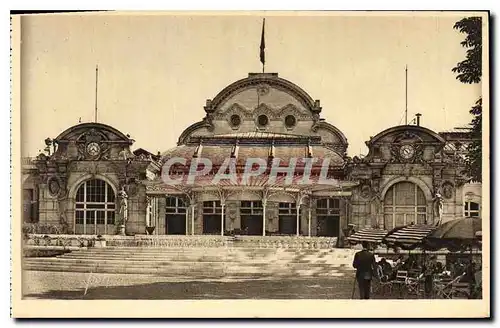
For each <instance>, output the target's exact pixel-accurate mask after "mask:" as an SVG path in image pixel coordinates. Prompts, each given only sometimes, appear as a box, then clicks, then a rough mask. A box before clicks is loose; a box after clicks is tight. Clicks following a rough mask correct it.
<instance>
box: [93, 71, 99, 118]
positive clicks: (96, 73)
mask: <svg viewBox="0 0 500 328" xmlns="http://www.w3.org/2000/svg"><path fill="white" fill-rule="evenodd" d="M98 79H99V66H98V65H95V107H94V110H95V113H94V122H96V123H97V84H98V81H99V80H98Z"/></svg>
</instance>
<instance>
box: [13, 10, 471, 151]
mask: <svg viewBox="0 0 500 328" xmlns="http://www.w3.org/2000/svg"><path fill="white" fill-rule="evenodd" d="M263 17H266V35H265V38H266V72H277V73H278V74H279V76H280V77H282V78H285V79H287V80H289V81H291V82H293V83H295V84H297V85H298V86H300V87H301V88H302V89H304V90H305V91H306V92H308V93H309V94H310V95H311V97H312V98H313V99H319V100H320V101H321V105H322V107H323V110H322V113H321V117H323V118H325V119H326V120H327V121H328V122H329V123H331V124H333V125H334V126H336V127H337V128H339V129H340V130H341V131H342V132H343V133H344V134H345V136H346V137H347V140H348V142H349V148H348V154H349V155H350V156H355V155H358V154H366V153H367V152H368V149H367V148H366V146H365V141H367V140H369V138H370V136H374V135H376V134H377V133H379V132H381V131H383V130H385V129H387V128H390V127H392V126H396V125H400V124H404V110H405V66H406V65H407V67H408V117H409V121H410V120H411V119H412V118H413V117H414V115H415V114H416V113H421V114H422V117H421V125H422V126H424V127H427V128H429V129H431V130H434V131H437V132H439V131H444V130H451V129H453V128H454V127H459V126H466V125H467V124H468V123H469V122H470V120H471V118H472V117H471V115H470V114H469V109H470V107H471V106H472V105H473V104H474V102H475V101H476V100H477V99H478V98H479V97H480V95H481V85H480V84H474V85H469V84H463V83H460V82H459V81H458V80H456V76H455V74H454V73H452V71H451V69H452V68H453V67H454V66H455V65H456V63H457V62H459V61H462V60H463V59H464V58H465V49H464V48H463V47H461V45H460V42H461V41H462V40H463V38H464V35H463V34H461V33H459V32H458V31H457V30H454V29H453V25H454V24H455V22H456V21H458V20H459V19H461V18H462V17H464V16H462V15H457V14H454V15H446V16H444V15H438V14H435V13H432V12H429V13H426V14H425V15H422V14H420V15H418V16H408V15H394V14H390V13H378V14H374V15H369V16H368V15H367V14H364V13H357V14H355V15H347V16H346V15H345V14H344V15H342V14H336V15H331V14H329V15H326V14H324V13H319V14H316V15H314V16H312V14H311V13H309V14H301V15H297V14H294V13H292V12H289V13H287V14H286V15H283V14H281V15H278V14H273V13H270V12H266V13H263V14H258V15H256V14H255V13H254V14H248V13H246V14H244V13H243V14H239V15H236V14H235V13H232V14H231V15H229V14H226V15H217V14H215V13H211V14H208V15H207V14H205V15H194V14H192V13H191V14H187V13H182V14H181V13H177V14H175V15H172V14H161V13H159V12H156V13H151V14H141V15H139V14H134V13H128V14H126V15H124V14H120V15H118V14H109V13H108V14H101V15H97V14H92V15H88V14H87V15H81V14H71V15H36V16H26V17H23V19H22V22H21V40H22V41H21V42H22V43H21V139H22V140H21V142H22V156H36V155H37V154H38V153H39V151H40V150H42V149H43V148H44V147H45V144H44V139H45V138H47V137H50V138H55V137H56V136H57V135H59V134H60V133H61V132H63V131H64V130H65V129H67V128H69V127H70V126H73V125H75V124H78V123H79V121H80V120H81V122H92V121H94V107H95V100H96V97H95V89H96V74H95V68H96V65H98V66H99V80H98V95H97V104H98V122H101V123H105V124H108V125H111V126H113V127H115V128H117V129H118V130H120V131H122V132H123V133H125V134H130V136H131V137H132V138H133V139H134V140H135V144H134V145H133V147H132V148H133V149H136V148H145V149H147V150H149V151H151V152H153V153H156V152H157V151H161V152H163V151H166V150H168V149H170V148H172V147H175V146H176V143H177V139H178V137H179V135H180V134H181V133H182V131H183V130H184V129H185V128H186V127H188V126H189V125H191V124H192V123H194V122H197V121H199V120H201V119H202V118H203V117H204V115H205V112H204V110H203V106H204V105H205V101H206V99H213V98H214V97H215V96H216V95H217V93H218V92H219V91H221V90H222V89H223V88H224V87H226V86H227V85H229V84H231V83H232V82H234V81H236V80H239V79H241V78H244V77H246V76H248V73H249V72H260V71H261V70H262V67H261V64H260V61H259V45H260V34H261V27H262V18H263Z"/></svg>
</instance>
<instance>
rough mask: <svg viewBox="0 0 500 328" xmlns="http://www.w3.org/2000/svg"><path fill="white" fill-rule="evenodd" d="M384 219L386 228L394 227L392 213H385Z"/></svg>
mask: <svg viewBox="0 0 500 328" xmlns="http://www.w3.org/2000/svg"><path fill="white" fill-rule="evenodd" d="M384 221H385V228H386V229H387V230H391V229H393V228H394V222H393V216H392V214H385V215H384Z"/></svg>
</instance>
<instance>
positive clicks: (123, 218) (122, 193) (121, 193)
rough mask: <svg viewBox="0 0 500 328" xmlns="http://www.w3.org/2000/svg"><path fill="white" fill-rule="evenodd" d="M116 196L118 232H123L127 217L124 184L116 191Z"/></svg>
mask: <svg viewBox="0 0 500 328" xmlns="http://www.w3.org/2000/svg"><path fill="white" fill-rule="evenodd" d="M118 197H120V218H121V220H120V234H121V235H124V234H125V224H126V223H127V219H128V195H127V192H126V191H125V186H123V187H122V189H121V190H120V191H119V192H118Z"/></svg>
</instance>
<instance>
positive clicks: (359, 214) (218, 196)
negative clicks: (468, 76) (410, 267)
mask: <svg viewBox="0 0 500 328" xmlns="http://www.w3.org/2000/svg"><path fill="white" fill-rule="evenodd" d="M204 111H205V113H204V116H202V115H201V114H202V112H201V111H200V121H198V122H195V123H193V124H192V125H191V126H189V127H187V128H186V129H185V130H184V132H183V133H182V134H181V135H180V136H179V140H178V143H177V146H176V147H174V148H172V149H169V150H167V151H165V152H164V153H161V154H152V153H150V152H148V151H146V150H144V149H141V148H139V149H136V150H134V151H132V146H133V145H134V143H135V141H134V140H132V139H131V138H130V136H128V135H125V134H123V133H122V132H120V131H118V130H116V129H115V128H113V127H111V126H109V125H105V124H102V123H82V124H78V125H76V126H73V127H70V128H68V129H67V130H66V131H63V132H61V133H60V134H59V135H58V136H57V137H55V138H53V139H52V138H48V139H47V140H46V141H45V142H46V145H47V148H46V149H45V152H44V153H42V154H40V155H39V156H38V157H37V158H35V159H23V192H24V204H23V206H24V208H23V210H24V212H23V213H24V222H27V223H29V222H31V223H33V222H37V223H40V224H49V225H59V226H63V227H65V230H66V231H67V232H69V233H74V234H95V235H107V234H126V235H137V234H155V235H200V234H212V235H214V234H216V235H234V234H238V235H259V236H273V235H292V236H324V237H338V236H341V235H342V233H343V231H344V230H345V229H346V228H347V227H348V226H349V225H354V226H355V227H357V228H362V227H381V228H386V229H390V228H393V227H395V226H399V225H404V224H409V223H411V222H414V223H417V224H437V223H438V222H444V221H447V220H450V219H452V218H455V217H460V216H464V215H468V216H469V215H470V216H472V215H473V216H480V203H481V202H480V188H478V187H477V185H473V184H472V185H471V184H470V183H468V179H467V177H465V176H464V175H463V174H462V170H463V151H462V152H461V151H460V150H461V149H462V150H463V149H464V145H466V144H467V140H468V139H467V135H466V133H463V132H447V133H436V132H434V131H431V130H429V129H427V128H425V127H423V126H420V124H419V123H417V125H402V126H395V127H389V128H388V129H386V130H384V131H381V132H380V133H378V134H377V135H375V136H373V137H371V138H370V139H369V140H368V141H367V142H366V145H367V147H368V149H369V152H368V155H367V156H365V157H363V158H361V157H354V158H350V157H348V156H347V147H348V142H347V138H346V136H345V135H344V134H343V133H342V131H340V130H339V129H338V128H337V127H335V126H334V125H332V124H331V123H329V122H326V121H325V120H324V119H323V118H321V111H322V108H321V105H320V101H319V100H315V99H313V98H311V96H310V95H308V94H307V93H306V92H305V91H304V90H303V89H301V88H300V87H299V86H297V85H295V84H293V83H292V82H290V81H288V80H286V79H283V78H281V77H280V76H278V74H276V73H251V74H249V75H248V76H247V77H246V78H243V79H241V80H238V81H236V82H234V83H232V84H230V85H229V86H227V87H226V88H225V89H223V90H222V91H221V92H220V93H219V94H217V95H216V96H215V97H214V98H213V99H211V100H207V101H206V104H205V107H204ZM173 158H184V159H185V160H186V163H184V164H180V163H177V164H175V165H173V166H170V167H169V168H168V169H165V167H166V166H165V163H167V162H169V160H171V159H173ZM200 158H204V159H209V160H210V162H211V163H212V167H211V170H210V171H209V172H207V174H205V175H203V176H199V177H197V178H196V179H195V181H194V183H187V180H186V179H187V173H188V170H189V165H190V163H191V161H193V160H199V159H200ZM252 158H260V159H263V160H265V162H266V163H267V167H266V168H265V170H264V171H263V172H264V173H263V174H261V175H259V176H255V177H251V178H250V179H248V180H246V181H245V183H242V179H241V178H242V174H243V172H244V169H245V164H246V163H247V161H248V160H249V159H252ZM296 158H299V159H305V160H304V162H297V163H296V165H295V170H294V171H293V173H291V174H289V173H287V172H286V170H285V169H282V170H280V171H279V172H278V174H277V176H276V178H275V179H271V178H270V176H271V171H272V170H273V168H272V165H271V164H272V163H274V162H278V163H279V164H280V165H281V166H283V167H287V166H288V167H289V166H290V164H291V163H292V162H293V163H295V162H294V161H295V160H294V159H296ZM228 159H230V160H232V161H233V162H234V163H235V172H236V179H222V180H214V178H215V177H216V176H215V173H217V172H218V171H219V170H221V168H222V170H225V166H224V165H225V164H226V163H227V162H226V161H227V160H228ZM307 159H314V162H312V165H311V166H310V167H309V168H306V164H305V163H306V161H307ZM325 167H326V170H324V168H325ZM165 170H168V172H166V171H165ZM308 170H309V171H310V172H311V175H310V180H309V183H307V184H304V183H299V181H303V179H304V172H308ZM322 170H324V171H322ZM224 172H225V171H224ZM323 174H324V175H325V176H326V177H327V178H328V179H330V180H329V181H333V183H332V182H330V183H324V181H322V179H321V177H322V175H323ZM165 175H168V177H170V178H172V179H176V180H177V179H180V181H181V182H180V183H177V184H175V185H172V184H167V183H165V180H164V177H165ZM290 182H292V183H290ZM436 196H438V197H436ZM439 196H440V197H439ZM439 202H441V205H442V207H441V208H442V210H441V212H440V211H439V210H438V207H439V206H438V203H439Z"/></svg>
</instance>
